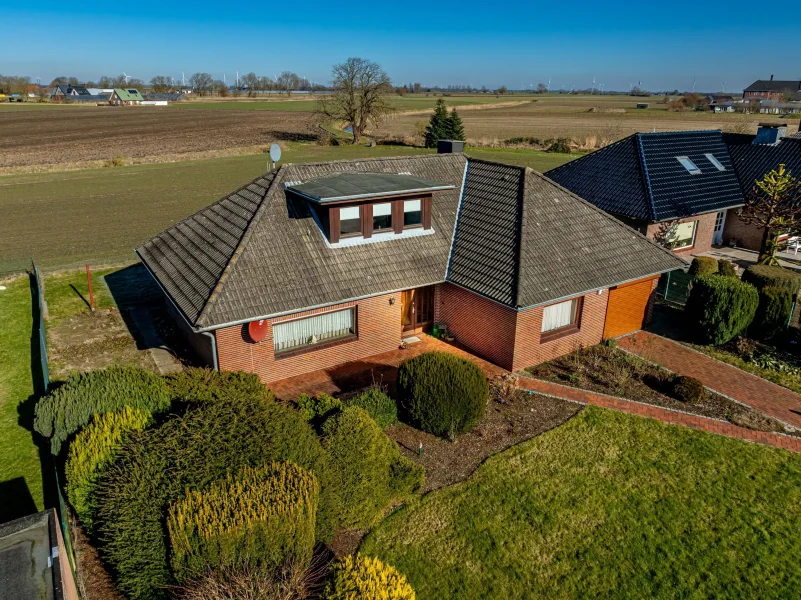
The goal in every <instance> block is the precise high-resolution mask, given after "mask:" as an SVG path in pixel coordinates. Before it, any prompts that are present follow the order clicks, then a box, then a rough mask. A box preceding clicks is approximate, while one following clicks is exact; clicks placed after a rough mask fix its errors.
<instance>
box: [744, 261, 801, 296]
mask: <svg viewBox="0 0 801 600" xmlns="http://www.w3.org/2000/svg"><path fill="white" fill-rule="evenodd" d="M743 281H747V282H748V283H750V284H751V285H753V286H754V287H756V289H758V290H761V289H762V288H764V287H767V286H772V287H778V288H784V289H786V290H788V291H789V292H790V293H791V294H792V295H793V296H796V295H797V294H798V292H799V290H801V273H796V272H795V271H791V270H790V269H785V268H784V267H772V266H768V265H751V266H750V267H748V268H747V269H746V270H745V272H744V273H743Z"/></svg>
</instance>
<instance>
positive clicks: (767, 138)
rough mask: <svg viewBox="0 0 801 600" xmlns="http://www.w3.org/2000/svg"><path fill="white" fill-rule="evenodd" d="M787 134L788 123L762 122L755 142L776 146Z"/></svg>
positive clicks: (761, 144)
mask: <svg viewBox="0 0 801 600" xmlns="http://www.w3.org/2000/svg"><path fill="white" fill-rule="evenodd" d="M786 135H787V124H786V123H760V124H759V129H757V134H756V137H755V138H754V141H753V143H754V144H757V145H760V146H775V145H777V144H778V143H779V142H781V141H782V138H784V136H786Z"/></svg>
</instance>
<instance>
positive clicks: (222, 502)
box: [167, 462, 319, 582]
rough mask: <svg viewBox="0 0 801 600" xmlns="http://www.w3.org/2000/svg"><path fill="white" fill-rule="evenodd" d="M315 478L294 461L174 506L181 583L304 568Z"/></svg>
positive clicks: (174, 558) (174, 554)
mask: <svg viewBox="0 0 801 600" xmlns="http://www.w3.org/2000/svg"><path fill="white" fill-rule="evenodd" d="M318 493H319V488H318V485H317V478H316V477H315V476H314V475H313V474H312V473H310V472H308V471H306V470H304V469H301V468H300V467H299V466H297V465H295V464H292V463H290V462H283V463H270V464H268V465H264V466H261V467H248V466H246V467H243V468H242V469H241V470H240V471H239V472H238V473H237V474H235V475H232V474H229V475H228V476H227V477H226V478H225V479H224V480H222V481H219V482H216V483H213V484H211V485H210V486H208V487H207V488H205V489H203V490H202V491H190V492H188V493H187V495H186V496H185V497H184V498H182V499H180V500H178V501H176V502H175V503H173V505H172V506H171V507H170V513H169V517H168V519H167V529H168V530H169V533H170V548H171V553H170V557H171V564H172V569H173V573H174V574H175V577H176V579H178V580H179V581H182V582H186V581H191V580H193V579H196V578H197V576H198V573H208V572H210V571H215V572H220V571H223V572H224V571H229V570H236V569H237V568H246V567H250V568H255V569H257V570H258V571H260V572H263V573H271V572H273V571H275V570H276V569H278V568H279V567H281V566H282V565H284V564H292V565H294V566H297V567H300V568H305V567H306V566H308V564H309V562H310V561H311V558H312V551H313V549H314V521H315V517H316V515H317V503H318Z"/></svg>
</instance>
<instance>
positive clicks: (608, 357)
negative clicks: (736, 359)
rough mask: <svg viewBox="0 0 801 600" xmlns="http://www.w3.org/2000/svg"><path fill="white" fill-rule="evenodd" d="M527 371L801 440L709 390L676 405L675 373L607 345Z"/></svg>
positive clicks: (567, 383) (760, 415)
mask: <svg viewBox="0 0 801 600" xmlns="http://www.w3.org/2000/svg"><path fill="white" fill-rule="evenodd" d="M527 371H528V373H530V374H531V375H533V376H534V377H537V378H539V379H544V380H546V381H553V382H555V383H561V384H563V385H569V386H572V387H576V388H581V389H584V390H589V391H592V392H599V393H602V394H609V395H610V396H619V397H621V398H627V399H629V400H635V401H637V402H644V403H646V404H653V405H655V406H662V407H664V408H670V409H673V410H680V411H683V412H688V413H693V414H696V415H701V416H704V417H711V418H713V419H721V420H726V421H729V422H731V423H734V424H735V425H739V426H741V427H748V428H749V429H754V430H757V431H774V432H780V433H788V434H791V435H798V436H799V437H801V434H799V433H798V432H795V431H794V430H788V429H787V428H786V427H785V426H784V425H783V424H782V423H780V422H779V421H777V420H776V419H773V418H771V417H769V416H767V415H765V414H764V413H762V412H760V411H758V410H756V409H753V408H750V407H748V406H744V405H742V404H739V403H738V402H735V401H733V400H731V399H729V398H727V397H725V396H722V395H720V394H717V393H715V392H712V391H710V390H707V393H706V395H705V397H704V398H703V399H701V400H700V401H698V402H683V401H681V400H677V399H676V398H674V397H672V396H671V395H670V394H671V393H672V388H673V381H674V379H675V377H676V376H675V374H673V373H671V372H670V371H668V370H666V369H663V368H661V367H659V366H657V365H654V364H652V363H650V362H648V361H646V360H643V359H642V358H639V357H637V356H633V355H631V354H627V353H625V352H623V351H622V350H619V349H617V348H613V347H610V346H592V347H590V348H583V349H581V350H577V351H575V352H573V353H571V354H568V355H565V356H562V357H560V358H557V359H554V360H552V361H549V362H546V363H543V364H541V365H537V366H535V367H530V368H529V369H527Z"/></svg>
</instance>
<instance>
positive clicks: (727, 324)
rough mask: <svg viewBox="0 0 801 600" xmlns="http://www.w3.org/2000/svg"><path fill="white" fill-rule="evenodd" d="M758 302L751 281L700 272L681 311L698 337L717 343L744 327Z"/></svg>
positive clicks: (735, 334) (752, 318) (736, 333)
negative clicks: (749, 282)
mask: <svg viewBox="0 0 801 600" xmlns="http://www.w3.org/2000/svg"><path fill="white" fill-rule="evenodd" d="M758 304H759V293H758V292H757V290H756V288H755V287H754V286H753V285H750V284H748V283H745V282H743V281H739V280H737V279H735V278H733V277H721V276H719V275H701V276H700V277H697V278H696V279H694V280H693V284H692V288H691V290H690V296H689V298H688V299H687V305H686V306H685V314H686V315H687V317H688V320H689V323H690V326H691V328H692V329H693V330H694V331H695V332H696V335H697V336H698V338H699V339H700V341H702V342H704V343H708V344H715V345H719V344H724V343H726V342H728V341H729V340H730V339H732V338H734V337H735V336H738V335H740V334H742V333H743V332H744V331H745V330H746V329H747V328H748V326H749V325H750V324H751V322H752V321H753V320H754V315H755V314H756V309H757V306H758Z"/></svg>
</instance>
